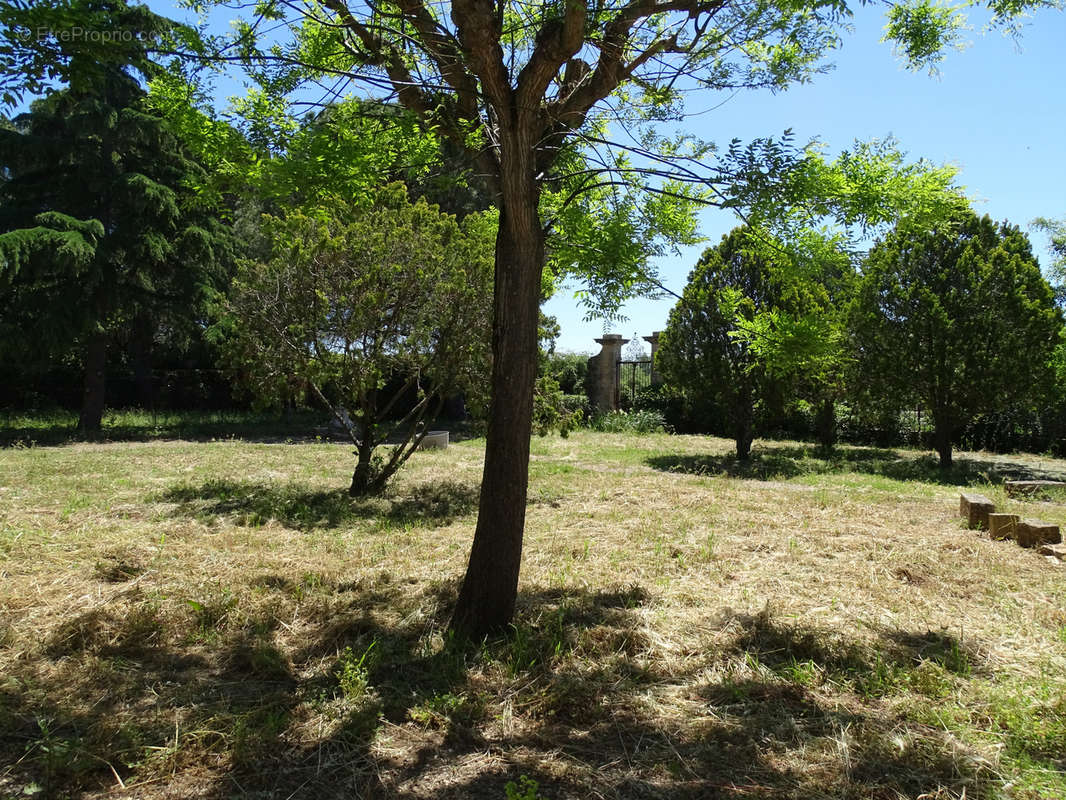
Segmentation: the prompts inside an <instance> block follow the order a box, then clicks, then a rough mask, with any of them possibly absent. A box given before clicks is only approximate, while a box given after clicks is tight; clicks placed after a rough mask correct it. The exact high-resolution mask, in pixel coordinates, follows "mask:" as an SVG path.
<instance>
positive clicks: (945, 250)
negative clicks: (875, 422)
mask: <svg viewBox="0 0 1066 800" xmlns="http://www.w3.org/2000/svg"><path fill="white" fill-rule="evenodd" d="M1061 328H1062V317H1061V313H1060V312H1059V310H1058V309H1057V308H1056V307H1055V304H1054V296H1053V293H1052V290H1051V287H1050V286H1049V285H1048V282H1047V281H1046V280H1045V279H1044V277H1043V276H1042V275H1041V273H1040V266H1039V264H1038V263H1037V261H1036V259H1035V258H1034V257H1033V254H1032V250H1031V248H1030V245H1029V240H1028V238H1027V237H1026V236H1025V234H1024V233H1022V232H1021V231H1020V230H1019V229H1018V228H1017V227H1015V226H1012V225H1009V224H1007V223H1001V224H996V223H994V222H993V221H992V220H991V219H990V218H989V217H987V216H985V217H981V218H979V217H977V215H976V214H974V213H972V212H970V213H968V214H965V215H960V216H958V217H956V218H954V219H952V220H949V221H946V222H945V223H944V224H942V225H941V226H938V227H937V228H934V229H932V230H929V229H925V228H916V227H914V226H910V225H901V226H899V227H898V228H897V229H896V230H895V231H893V232H892V233H891V234H889V235H888V236H886V237H885V238H884V240H883V241H880V242H878V243H877V245H876V246H875V247H874V248H873V249H872V250H871V251H870V254H869V257H868V258H867V260H866V262H865V264H864V266H863V273H862V278H861V281H860V284H859V288H858V293H857V297H856V301H855V306H854V309H853V312H852V320H851V330H852V335H853V337H854V347H855V357H856V361H857V367H858V370H859V373H858V381H859V382H860V383H861V385H862V386H863V387H864V388H865V390H866V391H867V392H869V393H871V394H872V395H874V396H877V397H881V398H886V399H890V400H892V401H894V402H896V403H897V407H902V406H903V405H904V404H906V403H920V404H921V405H923V406H924V407H925V408H926V409H928V410H929V413H930V414H931V416H932V419H933V423H934V427H935V430H934V439H935V445H936V449H937V452H938V453H939V456H940V463H941V466H943V467H949V466H951V461H952V459H951V451H952V439H953V436H954V435H955V434H956V432H957V431H958V429H959V428H960V426H961V425H963V424H964V423H965V422H967V421H969V420H970V419H972V418H973V417H974V416H975V415H977V414H979V413H982V412H989V411H995V410H998V409H1002V408H1007V407H1010V406H1011V405H1017V404H1029V403H1033V402H1034V401H1036V400H1037V399H1039V398H1041V397H1043V396H1046V394H1047V392H1048V389H1049V388H1050V380H1051V374H1050V368H1049V364H1050V362H1051V356H1052V352H1053V349H1054V348H1055V345H1056V344H1057V343H1058V339H1059V333H1060V330H1061Z"/></svg>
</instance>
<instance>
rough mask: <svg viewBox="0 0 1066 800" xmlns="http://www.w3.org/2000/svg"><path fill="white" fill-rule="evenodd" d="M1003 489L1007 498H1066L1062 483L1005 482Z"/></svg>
mask: <svg viewBox="0 0 1066 800" xmlns="http://www.w3.org/2000/svg"><path fill="white" fill-rule="evenodd" d="M1003 487H1004V488H1005V489H1006V490H1007V495H1008V496H1009V497H1047V496H1049V495H1052V494H1056V495H1059V496H1061V497H1066V482H1064V481H1006V482H1004V484H1003Z"/></svg>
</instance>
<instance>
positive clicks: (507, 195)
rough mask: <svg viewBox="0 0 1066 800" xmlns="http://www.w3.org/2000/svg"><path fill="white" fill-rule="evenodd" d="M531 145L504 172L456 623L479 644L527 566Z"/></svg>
mask: <svg viewBox="0 0 1066 800" xmlns="http://www.w3.org/2000/svg"><path fill="white" fill-rule="evenodd" d="M525 148H526V149H525V152H524V154H523V152H522V148H521V147H518V148H515V149H512V151H511V155H512V156H513V158H512V159H510V163H509V164H508V168H507V169H506V170H502V172H503V174H502V175H501V184H502V186H501V195H502V196H501V201H502V202H501V206H502V208H501V212H500V228H499V233H498V234H497V240H496V266H495V284H494V289H493V294H494V311H495V313H494V317H493V326H492V353H493V361H492V379H491V381H492V382H491V401H490V403H491V405H490V413H489V424H488V431H487V434H486V442H485V467H484V473H483V476H482V482H481V498H480V501H479V504H478V518H477V529H476V530H475V532H474V543H473V546H472V548H471V550H470V561H469V564H468V566H467V570H466V576H465V577H464V579H463V585H462V588H461V589H460V591H459V598H458V601H457V602H456V607H455V611H454V613H453V615H452V621H451V627H452V629H453V630H454V631H455V632H456V633H457V634H459V635H461V636H463V637H466V638H468V639H471V640H474V641H477V640H479V639H482V638H484V637H485V636H487V635H490V634H494V633H499V632H501V631H503V630H505V629H506V628H507V626H508V625H510V623H511V619H512V617H513V616H514V609H515V601H516V598H517V593H518V571H519V567H520V565H521V561H522V532H523V529H524V527H525V519H526V489H527V482H528V479H529V439H530V434H531V431H532V417H533V385H534V382H535V380H536V373H537V317H538V309H539V306H540V291H541V287H540V279H541V270H542V268H543V264H544V232H543V229H542V227H541V224H540V219H539V216H538V211H537V205H538V190H537V185H536V182H535V180H534V179H533V175H534V171H533V168H532V164H531V163H530V162H531V160H532V158H531V156H532V152H533V148H532V146H530V145H529V144H528V143H526V144H525ZM505 163H507V161H505Z"/></svg>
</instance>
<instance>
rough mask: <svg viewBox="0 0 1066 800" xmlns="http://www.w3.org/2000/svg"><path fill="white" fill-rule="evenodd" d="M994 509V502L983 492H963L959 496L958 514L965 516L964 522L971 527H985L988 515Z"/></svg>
mask: <svg viewBox="0 0 1066 800" xmlns="http://www.w3.org/2000/svg"><path fill="white" fill-rule="evenodd" d="M995 510H996V505H995V503H993V502H992V501H991V500H989V499H988V498H987V497H985V496H984V495H983V494H974V493H972V492H963V493H962V496H961V497H960V498H959V515H960V516H963V517H966V524H967V525H969V526H970V527H971V528H987V527H988V515H989V514H992V513H993V512H995Z"/></svg>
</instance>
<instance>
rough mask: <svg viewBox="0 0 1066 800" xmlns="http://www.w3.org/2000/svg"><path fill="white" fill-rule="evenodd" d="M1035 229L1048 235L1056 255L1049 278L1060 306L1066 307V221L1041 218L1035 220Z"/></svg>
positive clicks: (1050, 266) (1049, 268)
mask: <svg viewBox="0 0 1066 800" xmlns="http://www.w3.org/2000/svg"><path fill="white" fill-rule="evenodd" d="M1033 227H1034V228H1036V229H1037V230H1039V231H1043V232H1044V233H1045V234H1047V237H1048V240H1049V241H1048V244H1049V245H1050V247H1051V252H1052V253H1053V254H1054V255H1053V258H1052V261H1051V264H1049V265H1048V278H1049V280H1050V281H1051V285H1052V286H1053V287H1054V288H1055V296H1056V298H1057V299H1058V302H1059V305H1060V306H1066V219H1047V218H1046V217H1040V218H1038V219H1035V220H1033Z"/></svg>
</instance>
